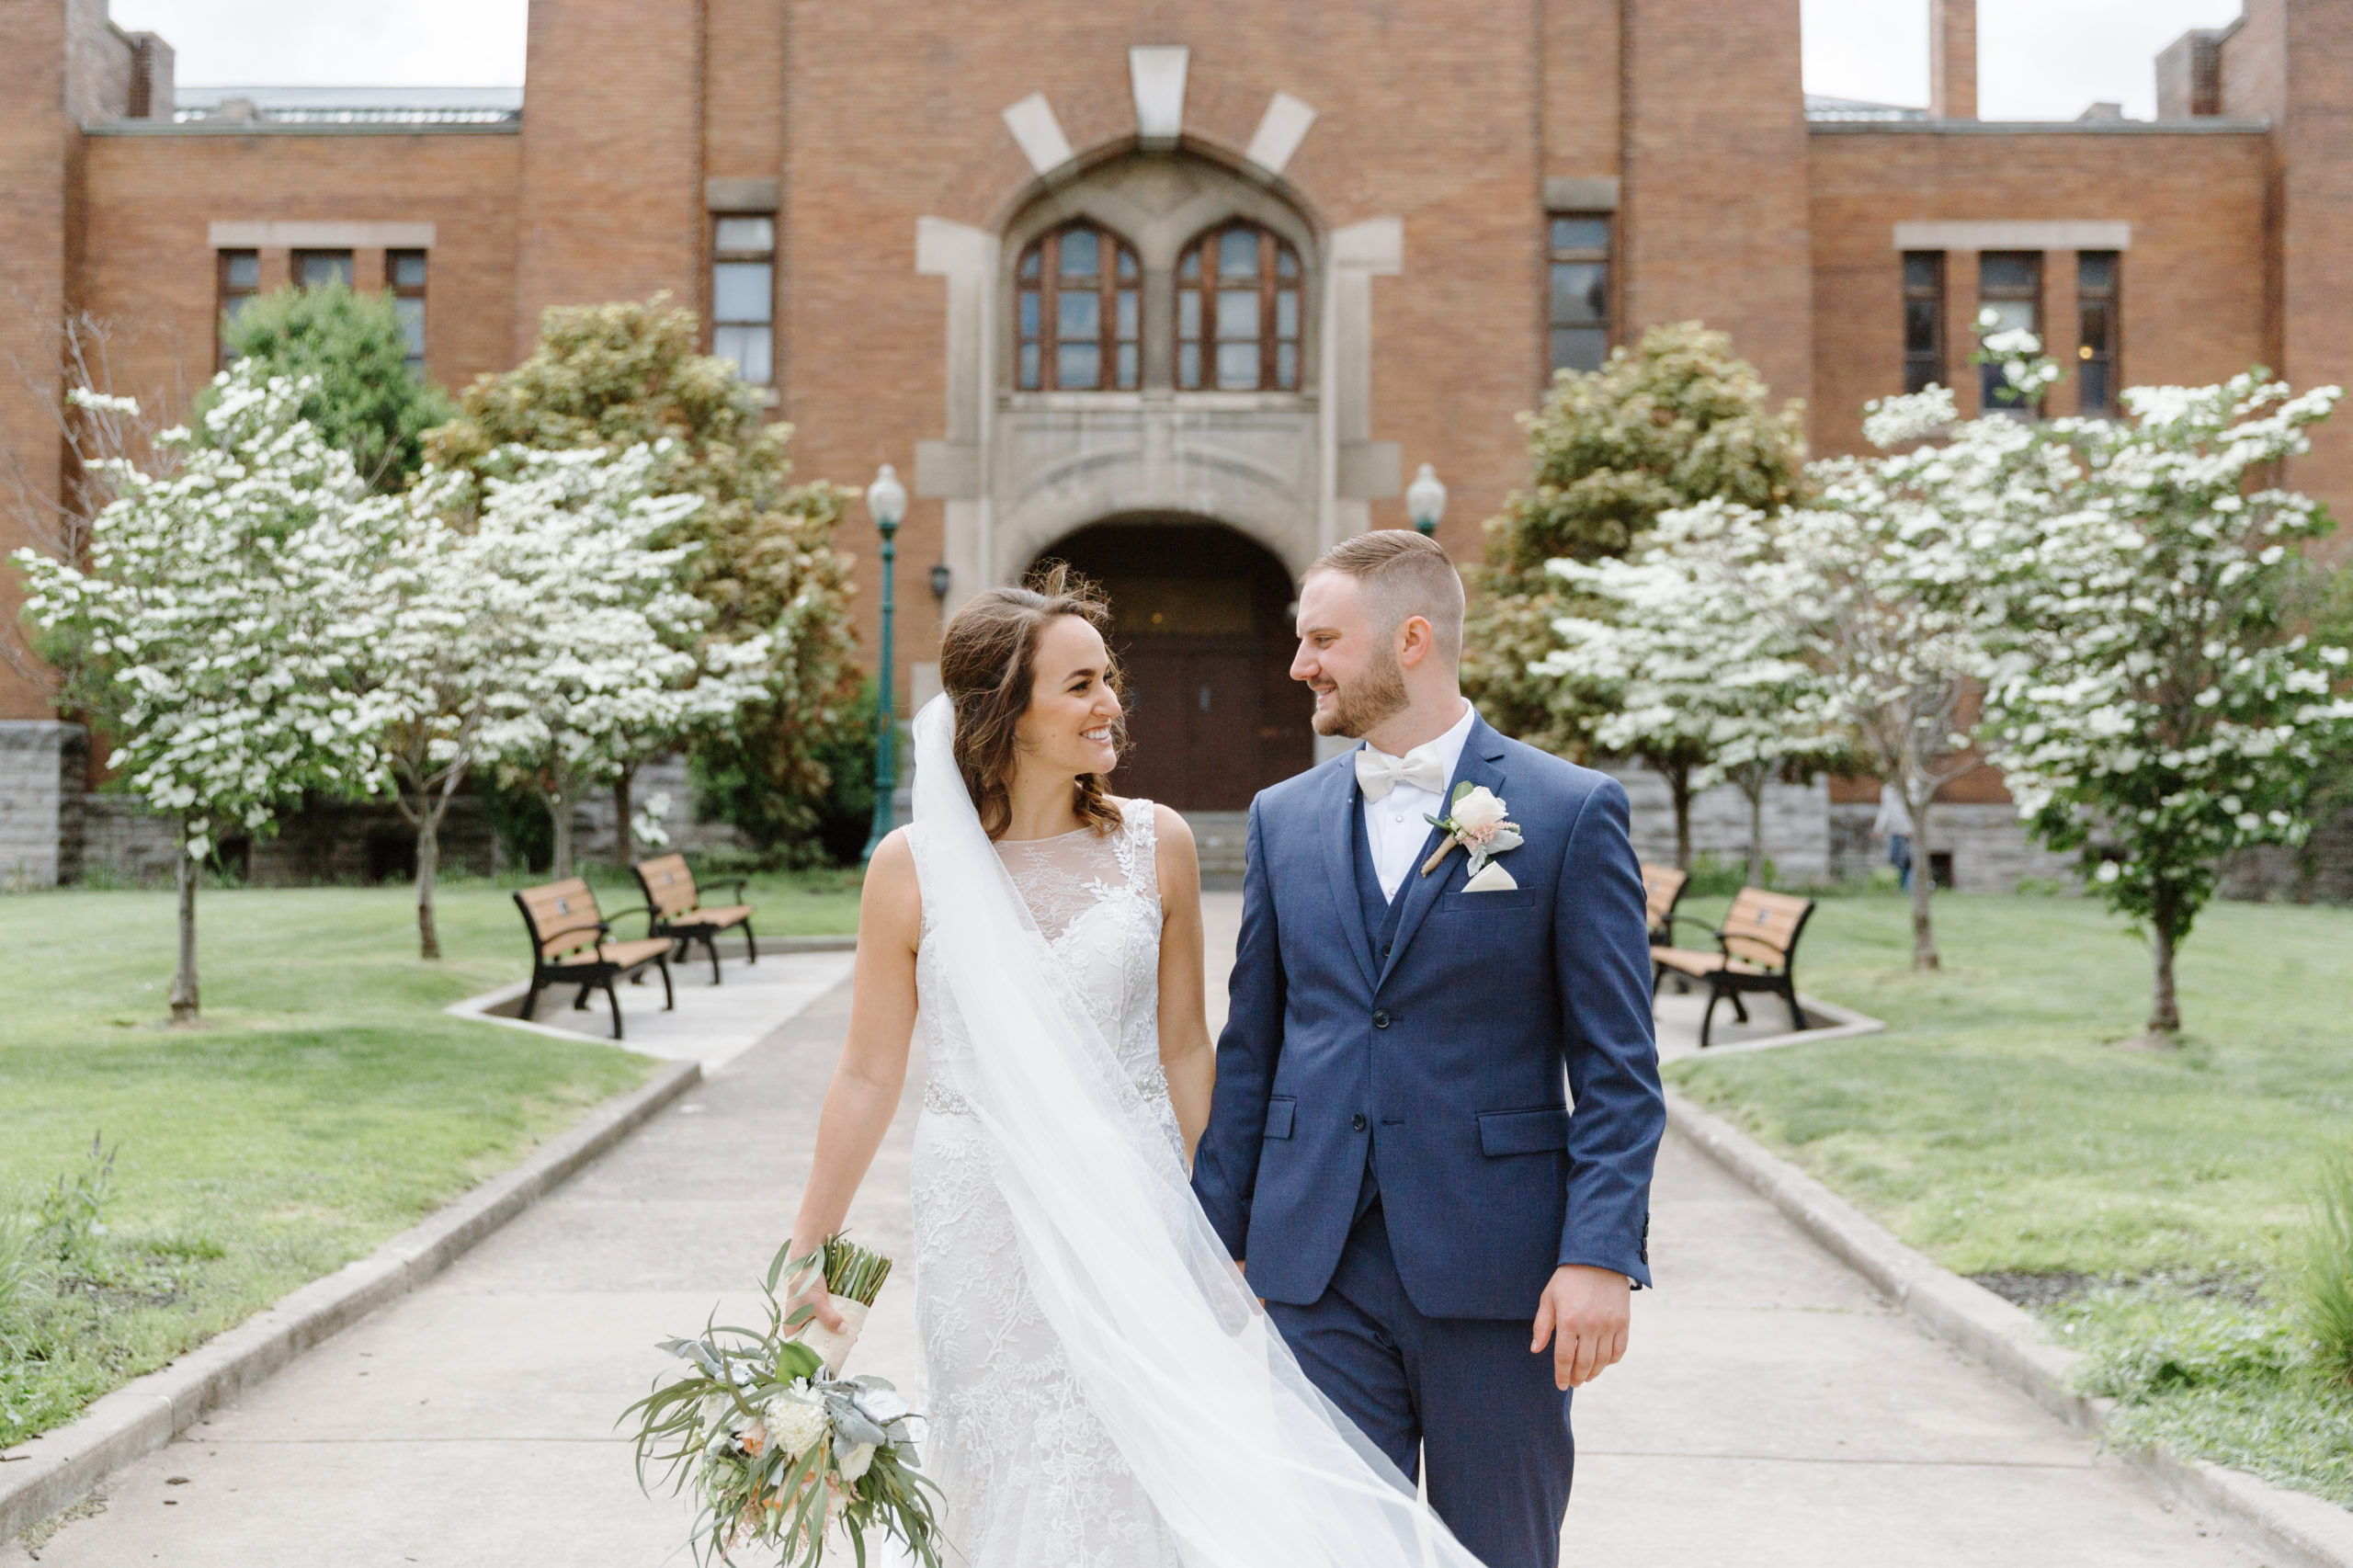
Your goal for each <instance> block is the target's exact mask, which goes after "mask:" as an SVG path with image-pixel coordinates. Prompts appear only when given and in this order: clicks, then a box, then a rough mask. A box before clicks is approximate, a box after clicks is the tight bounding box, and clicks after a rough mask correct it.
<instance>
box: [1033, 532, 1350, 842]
mask: <svg viewBox="0 0 2353 1568" xmlns="http://www.w3.org/2000/svg"><path fill="white" fill-rule="evenodd" d="M1039 560H1040V562H1046V561H1066V562H1069V563H1070V564H1071V565H1072V566H1074V567H1075V568H1076V569H1077V570H1078V571H1080V572H1082V573H1084V574H1086V576H1088V577H1089V578H1091V579H1093V580H1094V581H1095V582H1097V583H1098V584H1100V585H1102V586H1103V588H1104V590H1105V592H1106V593H1107V594H1108V596H1109V598H1110V601H1111V613H1112V616H1113V619H1114V621H1115V627H1114V631H1113V638H1112V646H1113V648H1114V650H1115V652H1116V653H1117V654H1118V656H1119V658H1120V663H1121V665H1123V667H1124V669H1125V673H1126V676H1127V683H1128V736H1129V749H1128V755H1127V757H1126V759H1125V760H1124V761H1123V762H1122V763H1121V764H1120V771H1119V773H1118V775H1117V776H1116V777H1115V778H1113V780H1112V788H1113V789H1115V790H1118V791H1119V792H1120V794H1122V795H1131V796H1142V797H1143V798H1145V799H1147V800H1154V801H1162V802H1164V803H1165V804H1167V805H1171V806H1175V807H1176V808H1177V809H1178V810H1180V811H1188V812H1220V811H1240V810H1242V809H1243V808H1245V807H1246V806H1247V805H1249V803H1250V798H1251V796H1253V795H1255V794H1256V793H1257V792H1258V791H1259V790H1263V789H1265V788H1266V787H1267V785H1269V784H1273V783H1276V782H1279V780H1281V779H1284V778H1290V776H1291V775H1292V774H1294V773H1297V772H1299V771H1301V770H1302V768H1305V767H1308V766H1309V765H1310V764H1311V763H1313V761H1314V759H1315V738H1314V732H1313V729H1311V728H1310V726H1309V722H1308V717H1309V714H1310V713H1311V711H1312V710H1313V701H1312V700H1311V699H1310V698H1309V697H1308V694H1307V690H1306V688H1305V687H1302V686H1300V685H1299V684H1297V683H1296V682H1294V681H1293V680H1291V678H1290V676H1289V674H1288V673H1287V672H1288V670H1289V668H1290V656H1291V645H1292V642H1293V637H1292V628H1291V619H1292V615H1291V608H1290V607H1291V597H1292V596H1291V583H1290V574H1289V573H1287V572H1286V571H1284V569H1283V565H1282V562H1279V561H1278V560H1277V559H1276V558H1275V557H1274V556H1273V555H1272V554H1270V553H1269V552H1268V551H1267V550H1266V548H1265V547H1264V546H1262V545H1259V544H1257V543H1256V542H1255V541H1254V540H1250V539H1249V538H1247V537H1245V535H1243V534H1241V533H1238V532H1236V531H1235V530H1233V529H1232V528H1225V527H1223V526H1222V525H1220V524H1217V523H1213V522H1206V521H1203V520H1202V519H1200V518H1198V517H1182V516H1168V515H1159V514H1142V515H1137V514H1131V515H1129V516H1125V517H1111V518H1108V519H1106V520H1104V521H1102V522H1099V523H1096V524H1094V525H1092V526H1091V527H1088V528H1081V529H1080V530H1078V531H1077V532H1076V533H1074V534H1069V535H1066V536H1064V537H1063V539H1061V540H1058V541H1056V542H1055V543H1054V544H1053V545H1051V546H1050V547H1049V548H1047V549H1046V550H1045V551H1041V552H1040V555H1039Z"/></svg>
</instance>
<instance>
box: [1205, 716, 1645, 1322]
mask: <svg viewBox="0 0 2353 1568" xmlns="http://www.w3.org/2000/svg"><path fill="white" fill-rule="evenodd" d="M1465 780H1467V781H1469V782H1471V783H1472V784H1483V785H1485V786H1486V787H1487V788H1488V789H1489V790H1493V791H1495V794H1496V795H1498V796H1500V797H1502V799H1503V800H1504V801H1505V802H1506V805H1507V806H1508V807H1509V808H1510V812H1511V820H1512V821H1513V822H1515V823H1517V824H1519V827H1520V829H1521V831H1522V833H1523V834H1524V835H1526V840H1527V841H1526V843H1524V844H1523V845H1522V846H1520V847H1519V848H1518V849H1515V850H1512V851H1510V852H1509V853H1507V854H1505V855H1502V856H1500V857H1498V858H1497V863H1498V864H1500V865H1501V866H1503V867H1504V869H1506V870H1507V871H1509V872H1510V873H1511V875H1512V878H1513V880H1514V881H1517V882H1518V887H1517V888H1516V889H1513V890H1511V891H1508V892H1476V893H1466V892H1463V891H1462V886H1463V883H1464V882H1465V881H1467V880H1468V872H1467V869H1466V860H1465V857H1464V856H1463V855H1462V853H1461V851H1459V850H1457V851H1455V852H1453V853H1451V854H1449V856H1448V857H1447V860H1446V863H1445V865H1444V866H1443V867H1442V868H1441V869H1440V870H1438V871H1435V872H1432V873H1431V874H1430V875H1428V876H1427V877H1424V876H1419V875H1415V874H1411V873H1409V874H1408V876H1407V879H1406V883H1405V886H1404V889H1403V890H1401V892H1400V893H1399V896H1400V897H1401V898H1403V899H1404V900H1405V904H1404V910H1403V911H1402V913H1401V915H1400V917H1399V922H1398V927H1397V935H1396V937H1395V939H1394V941H1393V942H1392V946H1391V950H1390V954H1389V957H1388V959H1387V960H1386V961H1385V962H1376V957H1377V955H1376V953H1375V951H1374V949H1373V947H1372V942H1371V936H1370V932H1369V931H1368V930H1367V928H1366V925H1365V912H1364V907H1363V903H1362V902H1361V900H1360V899H1359V897H1358V891H1357V881H1356V873H1355V857H1356V854H1357V852H1358V851H1357V846H1356V843H1355V838H1356V837H1357V836H1358V835H1360V834H1361V833H1362V828H1361V826H1360V818H1359V815H1358V811H1357V783H1356V768H1355V762H1354V758H1353V756H1352V755H1344V756H1339V757H1336V758H1334V759H1332V760H1331V761H1328V762H1326V763H1324V764H1323V765H1322V766H1320V767H1314V768H1312V769H1310V770H1309V771H1307V772H1305V773H1302V774H1301V775H1299V776H1298V777H1296V778H1290V779H1287V780H1285V781H1284V782H1283V783H1280V784H1278V785H1276V786H1274V787H1273V788H1272V789H1269V790H1265V791H1263V792H1262V793H1261V794H1260V795H1259V796H1258V798H1257V799H1256V801H1253V802H1252V804H1251V807H1250V838H1249V862H1248V870H1247V875H1246V880H1245V882H1244V891H1243V902H1242V935H1241V940H1240V943H1239V945H1238V949H1237V950H1236V953H1235V957H1234V966H1233V979H1232V982H1231V984H1230V987H1229V993H1228V994H1229V996H1230V998H1231V1005H1230V1008H1229V1012H1228V1015H1227V1023H1226V1026H1225V1032H1224V1034H1223V1035H1222V1037H1221V1038H1220V1040H1219V1041H1218V1053H1217V1092H1216V1095H1215V1097H1214V1099H1213V1100H1212V1102H1211V1110H1210V1123H1209V1128H1208V1131H1206V1132H1205V1133H1204V1134H1203V1136H1202V1139H1201V1142H1200V1147H1199V1153H1198V1154H1197V1155H1196V1157H1195V1162H1194V1169H1193V1190H1194V1192H1195V1193H1196V1194H1197V1195H1198V1196H1199V1199H1200V1202H1201V1207H1202V1208H1203V1210H1206V1211H1207V1213H1208V1215H1209V1218H1210V1221H1211V1224H1213V1225H1214V1226H1215V1227H1216V1228H1217V1232H1218V1234H1219V1236H1220V1237H1221V1238H1222V1240H1223V1241H1224V1243H1225V1244H1226V1246H1227V1247H1228V1249H1230V1250H1231V1251H1232V1252H1233V1256H1235V1257H1237V1258H1242V1259H1245V1260H1246V1261H1247V1264H1248V1267H1249V1275H1250V1284H1251V1288H1252V1289H1253V1290H1256V1292H1257V1293H1258V1294H1259V1295H1261V1296H1264V1297H1266V1298H1267V1299H1268V1300H1269V1301H1287V1302H1291V1303H1294V1304H1297V1305H1306V1304H1308V1303H1310V1302H1313V1301H1315V1300H1316V1298H1318V1297H1319V1296H1321V1295H1322V1294H1323V1293H1324V1287H1325V1285H1327V1284H1328V1283H1329V1282H1330V1280H1331V1278H1332V1272H1333V1269H1334V1267H1336V1265H1337V1264H1338V1262H1339V1258H1340V1250H1341V1248H1342V1246H1343V1245H1344V1244H1346V1242H1347V1234H1348V1230H1349V1227H1350V1225H1351V1223H1352V1221H1353V1220H1354V1217H1355V1207H1356V1199H1357V1196H1358V1190H1359V1187H1360V1186H1361V1183H1362V1180H1363V1175H1364V1167H1365V1161H1366V1158H1367V1153H1368V1147H1370V1158H1371V1160H1372V1162H1373V1169H1374V1174H1375V1176H1377V1178H1378V1180H1379V1183H1380V1189H1381V1204H1382V1207H1383V1209H1384V1210H1385V1213H1386V1216H1387V1221H1388V1231H1389V1235H1390V1240H1391V1245H1392V1251H1393V1252H1394V1254H1395V1256H1396V1259H1397V1269H1398V1273H1399V1275H1400V1276H1401V1278H1402V1279H1403V1282H1404V1286H1405V1290H1406V1293H1407V1295H1408V1296H1409V1297H1410V1298H1411V1300H1412V1301H1413V1303H1414V1305H1415V1307H1416V1308H1417V1309H1419V1310H1420V1311H1421V1312H1423V1313H1424V1314H1425V1315H1426V1316H1430V1317H1462V1318H1526V1317H1529V1316H1532V1315H1533V1314H1534V1312H1535V1311H1536V1304H1537V1301H1538V1298H1539V1297H1540V1295H1541V1294H1542V1291H1543V1289H1544V1285H1545V1282H1546V1281H1547V1280H1548V1279H1550V1278H1551V1277H1552V1271H1553V1269H1554V1268H1555V1267H1558V1266H1560V1265H1562V1264H1568V1263H1576V1264H1589V1265H1592V1266H1594V1267H1601V1268H1612V1269H1616V1270H1617V1271H1619V1272H1620V1273H1621V1274H1624V1275H1626V1276H1628V1277H1629V1278H1631V1279H1633V1280H1634V1281H1635V1282H1636V1283H1637V1284H1639V1285H1647V1284H1648V1283H1649V1282H1650V1273H1649V1262H1648V1257H1647V1247H1646V1242H1647V1233H1648V1229H1649V1209H1650V1183H1651V1165H1652V1162H1653V1159H1654V1156H1655V1154H1656V1152H1657V1148H1658V1141H1659V1138H1660V1135H1661V1134H1662V1132H1663V1131H1665V1120H1666V1117H1665V1102H1664V1100H1663V1098H1662V1096H1661V1095H1660V1092H1659V1079H1658V1055H1657V1050H1656V1047H1655V1044H1654V1040H1653V1038H1652V1031H1651V988H1650V974H1651V966H1650V943H1649V937H1648V935H1647V927H1646V924H1645V921H1644V918H1643V878H1642V868H1641V865H1640V864H1639V862H1637V860H1636V859H1635V858H1634V851H1633V846H1632V843H1631V840H1630V838H1629V837H1628V835H1627V802H1626V791H1625V790H1624V789H1623V787H1621V786H1620V784H1619V783H1618V781H1617V780H1616V779H1613V778H1609V777H1608V775H1607V774H1603V773H1597V772H1595V771H1593V770H1592V769H1590V768H1585V767H1575V766H1574V765H1572V764H1570V763H1566V762H1563V761H1562V760H1561V759H1560V758H1558V757H1556V756H1551V755H1549V754H1548V753H1545V752H1540V751H1538V750H1536V749H1534V748H1533V747H1530V746H1526V745H1522V744H1519V743H1518V742H1517V741H1513V740H1509V739H1506V737H1504V736H1503V735H1501V734H1499V733H1496V732H1495V730H1494V729H1492V728H1490V727H1489V726H1488V724H1487V723H1486V722H1485V721H1484V720H1474V721H1473V722H1472V728H1471V734H1470V736H1469V738H1468V739H1467V740H1466V741H1465V743H1464V744H1463V748H1462V757H1461V762H1460V763H1459V764H1458V765H1457V767H1456V770H1455V776H1454V781H1455V782H1456V783H1460V782H1462V781H1465ZM1447 794H1448V799H1449V800H1451V799H1452V798H1453V786H1452V784H1449V787H1448V791H1447ZM1431 842H1432V845H1433V846H1434V845H1435V842H1436V835H1435V834H1433V835H1432V840H1431ZM1425 853H1426V854H1427V851H1426V852H1425ZM1572 1106H1574V1108H1572Z"/></svg>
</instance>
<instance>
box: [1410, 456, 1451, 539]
mask: <svg viewBox="0 0 2353 1568" xmlns="http://www.w3.org/2000/svg"><path fill="white" fill-rule="evenodd" d="M1405 515H1406V516H1407V517H1411V518H1413V519H1414V526H1415V528H1419V529H1421V530H1422V532H1423V533H1425V534H1434V533H1436V532H1438V519H1439V518H1440V517H1445V516H1446V486H1445V485H1443V484H1441V483H1438V470H1436V469H1435V468H1432V467H1431V466H1430V465H1429V464H1427V463H1424V464H1423V465H1422V472H1419V473H1417V474H1415V475H1414V483H1411V484H1409V485H1407V486H1405Z"/></svg>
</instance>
